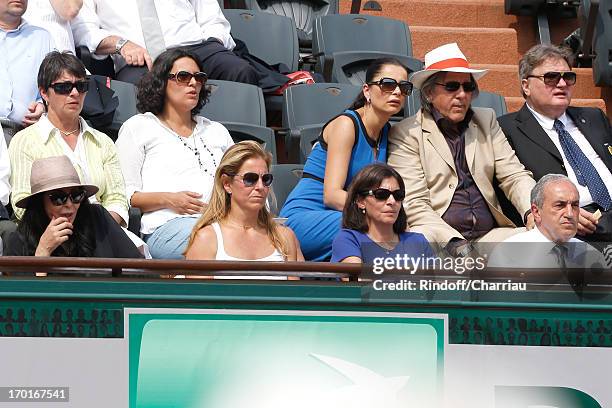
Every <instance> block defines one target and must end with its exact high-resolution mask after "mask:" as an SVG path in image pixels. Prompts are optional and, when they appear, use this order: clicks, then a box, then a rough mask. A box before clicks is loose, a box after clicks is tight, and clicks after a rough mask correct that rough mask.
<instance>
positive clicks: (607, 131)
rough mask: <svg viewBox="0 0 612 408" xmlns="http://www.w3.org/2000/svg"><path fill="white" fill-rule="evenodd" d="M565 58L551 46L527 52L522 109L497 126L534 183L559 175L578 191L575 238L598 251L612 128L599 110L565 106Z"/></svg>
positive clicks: (571, 78)
mask: <svg viewBox="0 0 612 408" xmlns="http://www.w3.org/2000/svg"><path fill="white" fill-rule="evenodd" d="M569 55H570V54H569V52H568V51H566V50H565V49H562V48H559V47H557V46H554V45H536V46H534V47H533V48H531V49H530V50H529V51H527V52H526V53H525V55H524V56H523V58H521V61H520V62H519V76H520V79H521V91H522V93H523V96H524V98H525V104H524V105H523V107H522V108H521V110H519V111H518V112H514V113H510V114H508V115H504V116H502V117H500V118H499V123H500V126H501V127H502V129H503V131H504V133H505V134H506V136H507V138H508V141H509V142H510V145H511V146H512V147H513V148H514V150H515V151H516V154H517V156H518V157H519V159H520V160H521V162H522V163H523V164H524V165H525V167H527V169H529V170H530V171H532V172H533V174H534V177H535V179H536V180H539V179H540V178H541V177H542V176H544V175H546V174H551V173H557V174H564V175H567V176H568V177H569V179H570V180H571V181H572V182H573V183H574V184H575V185H576V186H577V188H578V191H579V193H580V207H581V209H580V217H579V219H578V235H577V238H580V239H582V240H584V241H588V242H591V243H593V245H594V246H596V247H598V248H602V247H604V246H605V245H606V244H605V242H611V241H612V199H611V198H610V197H611V196H612V127H611V126H610V122H609V120H608V118H606V116H605V115H604V113H603V112H602V111H601V110H600V109H595V108H578V107H571V106H569V105H570V103H571V100H572V92H573V89H574V85H575V83H576V73H575V72H572V70H571V64H570V57H569ZM598 210H599V212H597V211H598ZM594 213H597V215H594ZM598 215H601V218H599V219H598Z"/></svg>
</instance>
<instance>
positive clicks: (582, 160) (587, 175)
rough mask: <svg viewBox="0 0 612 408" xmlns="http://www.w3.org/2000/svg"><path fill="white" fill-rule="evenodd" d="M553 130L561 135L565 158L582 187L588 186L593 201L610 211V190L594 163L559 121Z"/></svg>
mask: <svg viewBox="0 0 612 408" xmlns="http://www.w3.org/2000/svg"><path fill="white" fill-rule="evenodd" d="M553 128H554V129H555V130H556V131H557V133H558V134H559V142H560V143H561V148H563V153H565V158H566V159H567V161H568V162H569V164H570V165H571V166H572V169H574V173H576V179H577V180H578V183H579V184H580V185H581V186H586V187H587V188H588V189H589V192H590V193H591V197H593V201H594V202H595V203H597V204H599V206H600V207H602V208H603V209H604V210H606V211H608V210H609V209H610V208H612V199H610V194H608V189H607V188H606V185H605V184H604V182H603V180H602V179H601V177H600V176H599V173H597V170H596V169H595V166H593V163H591V162H590V161H589V159H587V157H586V156H585V155H584V153H583V152H582V150H580V147H579V146H578V145H577V144H576V142H575V141H574V138H573V137H572V135H570V134H569V132H568V131H567V130H565V126H563V123H561V121H559V120H555V124H554V125H553Z"/></svg>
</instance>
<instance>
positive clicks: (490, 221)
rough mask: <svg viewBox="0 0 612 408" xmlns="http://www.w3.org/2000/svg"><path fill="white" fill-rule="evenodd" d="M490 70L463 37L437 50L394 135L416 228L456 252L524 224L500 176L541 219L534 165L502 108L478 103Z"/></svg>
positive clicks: (396, 163)
mask: <svg viewBox="0 0 612 408" xmlns="http://www.w3.org/2000/svg"><path fill="white" fill-rule="evenodd" d="M484 74H486V71H485V70H475V69H470V68H469V65H468V62H467V60H466V58H465V56H464V55H463V53H462V52H461V51H460V50H459V47H458V46H457V44H446V45H443V46H441V47H438V48H436V49H434V50H432V51H430V52H429V53H427V54H426V55H425V69H424V70H422V71H418V72H415V73H414V74H413V75H412V77H411V78H410V80H411V81H412V82H413V84H414V86H415V87H417V88H420V89H421V102H422V108H421V109H420V110H419V112H417V114H416V115H415V116H413V117H410V118H407V119H405V120H403V121H402V122H400V123H399V124H398V125H396V126H395V127H394V128H393V129H392V130H391V133H390V135H389V152H390V153H389V159H388V163H389V164H390V165H391V166H393V167H395V168H396V170H397V171H398V172H399V173H400V174H401V175H402V177H403V179H404V182H405V183H406V199H405V201H404V207H405V210H406V215H407V216H408V225H409V227H410V230H412V231H418V232H421V233H423V234H424V235H425V236H426V237H427V238H428V239H429V240H430V242H435V243H438V245H440V246H442V247H445V248H446V249H447V250H448V252H449V253H451V254H452V255H455V256H465V255H467V254H469V253H470V252H471V251H472V249H473V248H472V245H471V243H472V242H474V241H486V242H501V241H503V240H504V239H505V238H507V237H508V236H510V235H512V234H514V233H516V232H519V231H520V229H518V228H516V225H515V224H514V223H512V221H510V219H508V218H507V217H506V216H505V215H504V214H503V212H502V210H501V207H500V205H499V201H498V199H497V197H496V194H495V191H494V188H493V180H494V179H497V181H498V182H499V186H500V188H501V190H502V191H503V192H504V193H505V194H506V196H507V197H508V198H509V199H510V201H511V202H512V203H513V205H514V206H515V207H516V209H517V210H518V211H519V213H520V214H524V215H525V221H528V222H527V224H528V226H531V225H532V223H533V219H532V216H531V215H530V199H529V195H530V192H531V189H532V188H533V186H534V185H535V181H534V180H533V178H532V177H531V173H530V172H529V171H527V170H526V169H525V168H524V166H523V165H522V164H521V163H520V162H519V160H518V158H517V157H516V155H515V153H514V151H513V150H512V148H511V147H510V145H509V144H508V141H507V139H506V137H505V136H504V134H503V133H502V131H501V129H500V127H499V125H498V124H497V120H496V118H495V114H494V111H493V110H492V109H484V108H483V109H480V108H474V109H472V108H471V107H470V104H471V101H472V98H473V97H476V96H477V93H478V85H477V83H476V80H477V79H478V78H480V77H482V76H483V75H484ZM528 214H529V215H528ZM527 217H529V218H527Z"/></svg>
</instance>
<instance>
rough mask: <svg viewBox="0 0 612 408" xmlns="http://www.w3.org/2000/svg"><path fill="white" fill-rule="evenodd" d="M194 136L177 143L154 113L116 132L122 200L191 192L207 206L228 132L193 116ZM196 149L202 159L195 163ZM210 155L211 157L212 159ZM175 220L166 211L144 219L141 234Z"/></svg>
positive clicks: (228, 141)
mask: <svg viewBox="0 0 612 408" xmlns="http://www.w3.org/2000/svg"><path fill="white" fill-rule="evenodd" d="M195 120H196V122H197V124H196V127H195V129H194V132H193V135H192V136H190V137H188V138H181V137H180V136H179V135H178V134H176V133H175V132H173V131H172V130H170V129H169V128H168V127H166V126H165V125H164V124H163V123H162V122H161V121H160V120H159V119H158V118H157V117H156V116H155V115H153V114H152V113H144V114H139V115H136V116H133V117H132V118H130V119H129V120H127V121H126V122H125V123H124V124H123V126H121V129H120V130H119V138H118V139H117V142H116V146H117V151H118V154H119V160H120V162H121V169H122V171H123V176H124V178H125V186H126V196H127V197H128V201H131V198H132V195H133V194H134V193H135V192H137V191H140V192H143V193H145V192H146V193H151V192H179V191H194V192H197V193H200V194H202V197H201V198H200V199H201V200H202V201H203V202H205V203H208V201H209V199H210V195H211V193H212V189H213V181H214V175H215V171H216V169H217V166H218V165H219V163H220V162H221V156H223V153H224V152H225V151H226V150H227V149H228V148H229V147H230V146H232V145H233V144H234V141H233V140H232V138H231V136H230V134H229V132H228V131H227V129H226V128H225V127H224V126H223V125H221V124H220V123H218V122H213V121H210V120H208V119H206V118H204V117H201V116H196V117H195ZM185 143H186V144H187V145H188V146H190V147H191V148H192V149H193V146H194V143H195V147H196V148H197V150H198V152H199V153H200V155H199V157H200V161H201V162H202V167H200V164H199V162H198V159H197V156H196V155H195V154H194V150H192V149H190V148H188V147H186V146H185ZM211 154H212V156H211ZM189 216H191V217H199V216H200V214H195V215H186V214H185V215H179V214H177V213H176V212H174V211H173V210H171V209H169V208H164V209H161V210H156V211H151V212H146V213H144V214H143V215H142V220H141V229H140V232H142V233H143V234H151V233H153V232H154V231H155V229H157V228H158V227H159V226H161V225H163V224H165V223H166V222H168V221H170V220H171V219H174V218H176V217H189Z"/></svg>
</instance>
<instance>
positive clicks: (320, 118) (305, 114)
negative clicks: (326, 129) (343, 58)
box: [283, 83, 361, 129]
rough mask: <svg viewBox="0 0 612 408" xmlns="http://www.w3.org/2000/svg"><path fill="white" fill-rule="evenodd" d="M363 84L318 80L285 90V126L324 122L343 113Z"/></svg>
mask: <svg viewBox="0 0 612 408" xmlns="http://www.w3.org/2000/svg"><path fill="white" fill-rule="evenodd" d="M360 91H361V87H359V86H354V85H349V84H330V83H317V84H311V85H295V86H290V87H289V88H287V90H286V91H285V100H284V103H283V127H285V128H289V129H297V128H301V127H305V126H309V125H315V124H321V125H322V124H324V123H326V122H327V121H328V120H330V119H331V118H333V117H334V116H336V115H337V114H340V113H342V111H344V109H346V108H347V107H348V106H349V105H350V104H351V103H352V102H353V100H355V98H356V97H357V95H359V92H360Z"/></svg>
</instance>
